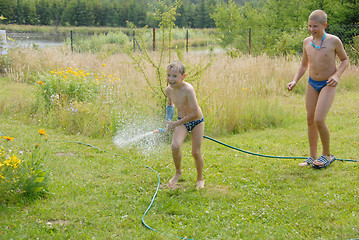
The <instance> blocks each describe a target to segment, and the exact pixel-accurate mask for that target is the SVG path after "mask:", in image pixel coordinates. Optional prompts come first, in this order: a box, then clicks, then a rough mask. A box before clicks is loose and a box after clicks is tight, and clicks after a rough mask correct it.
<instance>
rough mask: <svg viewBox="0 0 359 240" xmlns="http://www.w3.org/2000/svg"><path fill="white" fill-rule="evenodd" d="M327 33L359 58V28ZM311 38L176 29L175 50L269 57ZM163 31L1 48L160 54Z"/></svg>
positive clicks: (67, 35) (43, 39)
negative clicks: (234, 52) (266, 55)
mask: <svg viewBox="0 0 359 240" xmlns="http://www.w3.org/2000/svg"><path fill="white" fill-rule="evenodd" d="M326 31H327V33H330V34H334V35H336V36H338V37H339V38H340V39H341V40H342V42H343V44H344V45H345V47H346V50H347V51H349V55H351V56H352V57H353V56H354V57H355V58H356V59H359V55H358V51H359V25H350V26H349V25H344V26H336V25H333V26H331V25H328V27H327V29H326ZM307 36H309V33H308V31H307V29H306V28H301V29H289V30H285V29H263V28H260V29H258V28H248V29H243V30H240V31H237V32H221V31H220V29H178V28H177V29H174V30H173V32H172V40H171V42H172V47H174V48H177V49H180V50H183V51H197V52H204V53H216V52H225V51H227V52H228V51H236V52H238V53H240V54H253V55H258V54H261V53H264V52H265V53H266V54H269V55H279V54H295V53H300V52H301V51H302V42H303V39H304V38H305V37H307ZM163 40H164V39H163V37H162V34H161V31H160V29H146V30H142V37H141V38H138V37H137V33H136V31H133V30H131V29H121V30H117V31H116V30H115V31H107V32H105V31H104V32H86V33H83V32H77V31H69V32H58V31H47V32H20V31H12V30H7V31H6V43H4V42H3V43H2V44H1V45H0V47H1V48H3V49H4V48H16V47H33V48H44V47H54V46H65V47H69V48H71V51H73V52H103V51H106V52H109V53H116V52H121V51H123V50H124V48H126V47H127V48H132V49H133V50H143V49H145V48H146V49H148V50H152V51H156V50H158V49H159V47H161V44H162V43H163Z"/></svg>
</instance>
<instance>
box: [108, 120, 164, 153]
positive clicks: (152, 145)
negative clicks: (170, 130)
mask: <svg viewBox="0 0 359 240" xmlns="http://www.w3.org/2000/svg"><path fill="white" fill-rule="evenodd" d="M159 122H161V121H159V120H157V121H156V120H155V119H153V118H144V117H136V118H134V117H130V116H129V115H125V114H121V115H120V120H119V122H118V123H119V124H118V125H119V126H118V130H117V133H116V136H115V137H114V138H113V142H114V144H115V145H116V146H117V147H119V148H126V147H137V148H139V149H140V150H141V151H143V152H145V153H151V152H154V151H156V150H158V148H159V145H160V143H163V142H164V136H163V134H161V133H154V132H153V131H154V130H155V129H158V127H159V126H160V127H164V123H162V124H161V123H159Z"/></svg>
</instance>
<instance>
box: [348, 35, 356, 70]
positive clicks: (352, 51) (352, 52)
mask: <svg viewBox="0 0 359 240" xmlns="http://www.w3.org/2000/svg"><path fill="white" fill-rule="evenodd" d="M345 50H346V52H347V54H348V56H349V60H350V62H351V63H352V64H355V65H358V64H359V36H356V37H354V38H353V43H352V44H347V45H346V49H345Z"/></svg>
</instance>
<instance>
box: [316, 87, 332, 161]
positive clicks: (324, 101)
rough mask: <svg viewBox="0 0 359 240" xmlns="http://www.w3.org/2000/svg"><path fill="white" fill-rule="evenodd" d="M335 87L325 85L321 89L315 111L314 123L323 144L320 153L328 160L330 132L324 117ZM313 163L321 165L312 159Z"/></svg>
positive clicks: (328, 108) (330, 103) (330, 104)
mask: <svg viewBox="0 0 359 240" xmlns="http://www.w3.org/2000/svg"><path fill="white" fill-rule="evenodd" d="M336 90H337V88H336V87H330V86H326V87H324V88H323V89H322V91H321V92H320V94H319V98H318V103H317V108H316V111H315V119H314V121H315V124H316V126H317V129H318V132H319V136H320V140H321V142H322V146H323V153H322V155H324V156H326V157H327V159H328V160H330V158H331V155H330V134H329V129H328V126H327V124H326V122H325V119H326V117H327V115H328V112H329V110H330V108H331V106H332V104H333V101H334V98H335V94H336ZM314 164H315V165H323V163H320V162H318V161H314Z"/></svg>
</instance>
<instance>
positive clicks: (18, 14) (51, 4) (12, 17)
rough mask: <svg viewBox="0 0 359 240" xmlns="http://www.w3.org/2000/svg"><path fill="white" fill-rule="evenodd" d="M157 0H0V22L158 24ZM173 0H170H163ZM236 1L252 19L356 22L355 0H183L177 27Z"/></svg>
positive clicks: (292, 23) (206, 21)
mask: <svg viewBox="0 0 359 240" xmlns="http://www.w3.org/2000/svg"><path fill="white" fill-rule="evenodd" d="M158 1H161V0H152V1H144V0H0V15H2V16H4V17H5V18H6V19H4V20H2V24H19V25H23V24H28V25H53V26H59V25H61V26H112V27H126V26H127V23H128V22H132V23H134V24H135V25H136V26H138V27H143V26H145V25H148V26H149V27H157V26H158V20H156V15H155V11H154V8H153V7H158V4H157V3H158ZM163 1H165V2H167V4H171V2H172V0H163ZM231 2H232V3H234V4H236V5H237V6H239V7H240V9H241V14H242V15H243V18H244V19H245V20H246V21H247V24H246V25H248V22H249V21H251V23H250V25H251V26H252V27H255V26H256V24H260V25H261V26H267V27H271V28H272V27H275V28H288V27H289V28H295V27H298V26H303V24H306V21H307V18H308V15H309V13H310V12H311V11H313V10H315V9H323V10H324V11H326V12H327V13H328V17H329V19H328V22H329V23H330V24H342V25H354V24H358V23H359V6H358V4H359V2H358V1H357V0H236V1H231V0H183V1H182V4H181V6H180V7H179V8H178V9H177V13H178V15H177V16H176V20H175V24H176V26H178V27H188V28H213V27H216V23H215V21H214V19H213V15H214V14H216V11H217V9H218V8H219V7H221V6H222V7H223V6H225V5H227V4H229V3H231Z"/></svg>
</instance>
